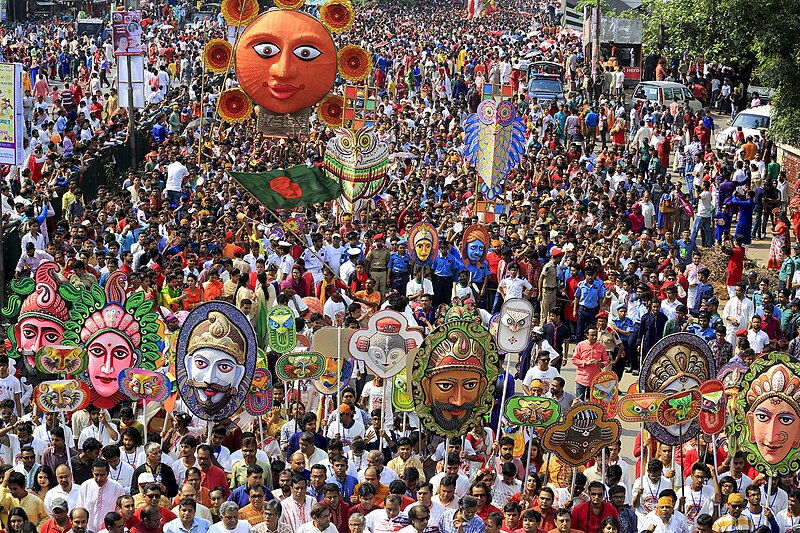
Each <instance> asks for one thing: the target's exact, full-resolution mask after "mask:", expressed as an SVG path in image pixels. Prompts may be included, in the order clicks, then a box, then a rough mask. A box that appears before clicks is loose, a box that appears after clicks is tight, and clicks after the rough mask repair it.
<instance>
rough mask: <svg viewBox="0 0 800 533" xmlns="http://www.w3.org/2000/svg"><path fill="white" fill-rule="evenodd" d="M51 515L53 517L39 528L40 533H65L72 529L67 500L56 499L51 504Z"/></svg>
mask: <svg viewBox="0 0 800 533" xmlns="http://www.w3.org/2000/svg"><path fill="white" fill-rule="evenodd" d="M49 510H50V515H51V516H52V517H53V518H51V519H50V520H48V521H47V522H45V523H44V524H42V525H41V526H40V527H39V533H64V532H65V531H66V530H68V529H69V528H71V527H72V524H71V523H70V521H69V515H68V514H67V513H68V512H69V507H68V506H67V500H65V499H64V498H56V499H54V500H53V503H52V504H50V509H49Z"/></svg>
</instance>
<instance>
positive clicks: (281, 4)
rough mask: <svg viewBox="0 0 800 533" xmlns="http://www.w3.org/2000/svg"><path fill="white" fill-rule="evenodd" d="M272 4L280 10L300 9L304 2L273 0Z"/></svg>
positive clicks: (304, 0)
mask: <svg viewBox="0 0 800 533" xmlns="http://www.w3.org/2000/svg"><path fill="white" fill-rule="evenodd" d="M274 2H275V6H277V7H278V8H280V9H300V8H301V7H303V4H305V3H306V0H274Z"/></svg>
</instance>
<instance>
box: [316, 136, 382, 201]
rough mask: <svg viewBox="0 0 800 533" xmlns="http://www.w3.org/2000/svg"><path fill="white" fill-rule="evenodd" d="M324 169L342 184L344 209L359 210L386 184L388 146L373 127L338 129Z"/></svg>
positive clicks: (327, 150) (327, 153) (327, 154)
mask: <svg viewBox="0 0 800 533" xmlns="http://www.w3.org/2000/svg"><path fill="white" fill-rule="evenodd" d="M323 169H324V170H325V174H327V175H328V176H329V177H331V178H334V179H336V180H337V181H338V182H339V183H340V184H341V185H342V195H341V197H340V198H339V199H338V202H339V204H340V205H341V206H342V209H343V211H344V212H345V213H354V212H358V211H359V210H360V209H361V208H362V207H363V206H364V205H366V204H367V203H368V202H369V201H370V200H372V198H373V197H374V196H375V195H376V194H378V193H380V192H381V191H382V190H383V189H384V187H385V186H386V183H387V179H388V178H387V176H388V171H389V147H388V146H387V144H386V143H385V142H383V141H381V140H380V139H379V138H378V135H377V133H376V132H375V131H374V130H373V127H372V126H365V127H363V128H361V129H359V130H352V129H348V128H344V129H339V130H336V136H335V137H333V138H332V139H330V140H329V141H328V145H327V148H326V149H325V162H324V166H323Z"/></svg>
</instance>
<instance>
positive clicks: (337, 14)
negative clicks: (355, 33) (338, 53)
mask: <svg viewBox="0 0 800 533" xmlns="http://www.w3.org/2000/svg"><path fill="white" fill-rule="evenodd" d="M355 18H356V13H355V11H354V10H353V4H351V3H350V0H328V1H327V2H325V3H324V4H322V7H320V9H319V20H320V22H322V23H323V24H324V25H325V27H326V28H328V30H329V31H332V32H333V33H343V32H346V31H347V30H349V29H350V27H351V26H352V25H353V21H354V20H355Z"/></svg>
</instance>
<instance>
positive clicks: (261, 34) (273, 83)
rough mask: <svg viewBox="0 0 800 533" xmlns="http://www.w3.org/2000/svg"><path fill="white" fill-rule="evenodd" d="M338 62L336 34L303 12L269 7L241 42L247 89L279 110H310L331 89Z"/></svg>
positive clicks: (241, 76) (239, 64)
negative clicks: (334, 35) (332, 36)
mask: <svg viewBox="0 0 800 533" xmlns="http://www.w3.org/2000/svg"><path fill="white" fill-rule="evenodd" d="M336 62H337V58H336V46H335V45H334V42H333V39H332V38H331V35H330V34H329V33H328V31H327V30H326V29H325V27H324V26H323V25H322V23H321V22H319V21H318V20H317V19H315V18H314V17H312V16H310V15H307V14H305V13H301V12H299V11H288V10H279V9H273V10H270V11H267V12H266V13H264V14H263V15H261V16H259V17H258V18H257V19H256V20H254V21H253V22H252V23H251V24H250V25H249V26H248V27H247V29H245V31H244V32H243V33H242V36H241V37H240V39H239V43H238V44H237V46H236V73H237V78H238V80H239V83H240V85H241V87H242V89H244V91H245V92H246V93H247V95H248V96H250V98H252V99H253V100H254V101H255V102H256V103H257V104H258V105H260V106H261V107H263V108H264V109H266V110H268V111H271V112H273V113H278V114H285V113H294V112H296V111H299V110H301V109H305V108H307V107H310V106H312V105H314V104H316V103H317V102H319V101H320V100H321V99H322V98H323V97H324V96H325V95H326V94H328V91H329V90H330V88H331V86H332V85H333V81H334V78H335V77H336Z"/></svg>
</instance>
